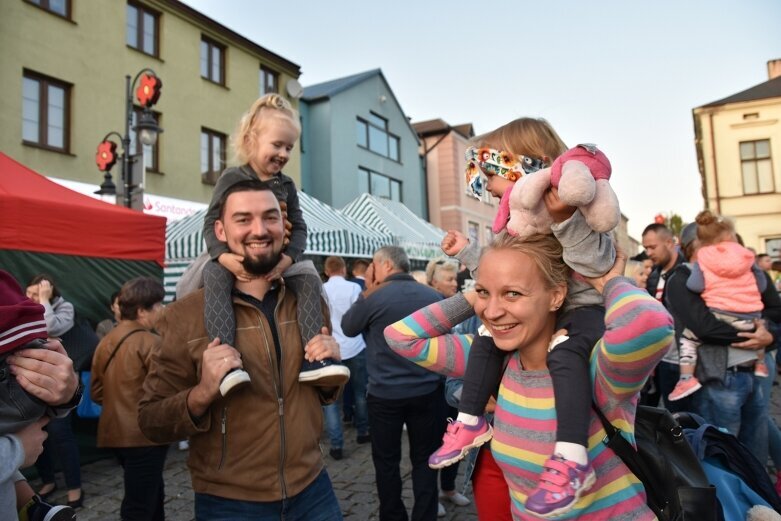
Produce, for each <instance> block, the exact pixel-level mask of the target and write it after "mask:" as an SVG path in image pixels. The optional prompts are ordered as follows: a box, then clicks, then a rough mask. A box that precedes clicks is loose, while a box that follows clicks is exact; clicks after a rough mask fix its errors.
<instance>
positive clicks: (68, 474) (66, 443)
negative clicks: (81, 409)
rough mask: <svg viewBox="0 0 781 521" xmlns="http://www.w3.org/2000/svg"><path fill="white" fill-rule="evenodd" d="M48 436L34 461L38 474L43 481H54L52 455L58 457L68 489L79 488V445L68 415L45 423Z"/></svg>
mask: <svg viewBox="0 0 781 521" xmlns="http://www.w3.org/2000/svg"><path fill="white" fill-rule="evenodd" d="M46 431H47V432H48V433H49V436H48V437H47V438H46V441H44V442H43V452H42V453H41V455H40V456H38V461H36V462H35V468H36V469H37V470H38V475H40V476H41V481H42V482H43V483H55V480H54V457H55V456H56V457H58V458H59V460H60V464H61V465H62V472H63V474H64V475H65V486H66V487H67V488H68V490H75V489H79V488H81V462H80V461H79V445H78V443H76V436H74V434H73V428H72V426H71V417H70V415H68V416H66V417H65V418H52V419H51V421H50V422H49V423H48V424H47V425H46Z"/></svg>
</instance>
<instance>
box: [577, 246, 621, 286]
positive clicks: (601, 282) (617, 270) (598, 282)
mask: <svg viewBox="0 0 781 521" xmlns="http://www.w3.org/2000/svg"><path fill="white" fill-rule="evenodd" d="M625 267H626V253H624V251H623V250H621V248H619V247H618V246H616V261H615V262H614V263H613V267H612V268H610V271H608V272H607V273H605V274H604V275H602V276H601V277H594V278H588V277H583V280H585V281H586V282H588V283H589V284H591V285H592V286H594V289H596V290H597V291H598V292H599V294H600V295H601V294H602V292H603V291H605V285H606V284H607V283H608V281H610V280H612V279H614V278H616V277H623V276H624V268H625Z"/></svg>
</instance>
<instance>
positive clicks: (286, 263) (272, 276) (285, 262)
mask: <svg viewBox="0 0 781 521" xmlns="http://www.w3.org/2000/svg"><path fill="white" fill-rule="evenodd" d="M292 265H293V259H292V258H291V257H290V256H289V255H287V254H285V253H283V254H281V255H280V256H279V262H278V263H277V265H276V266H274V268H273V269H272V270H271V271H269V272H268V273H267V274H266V280H267V281H269V282H272V281H275V280H279V279H280V278H281V277H282V274H283V273H284V272H285V270H286V269H288V268H289V267H290V266H292Z"/></svg>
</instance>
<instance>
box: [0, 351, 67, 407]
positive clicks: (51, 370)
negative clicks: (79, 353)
mask: <svg viewBox="0 0 781 521" xmlns="http://www.w3.org/2000/svg"><path fill="white" fill-rule="evenodd" d="M44 348H45V349H41V348H37V349H22V350H20V351H17V352H16V353H14V354H13V355H12V356H9V357H8V365H9V368H10V370H11V373H12V374H13V375H15V376H16V381H17V382H19V385H20V386H21V387H22V389H24V390H25V391H27V392H28V393H30V394H32V395H33V396H35V397H36V398H38V399H39V400H41V401H42V402H44V403H46V404H48V405H51V406H57V405H62V404H65V403H68V402H69V401H70V400H71V398H73V395H74V394H76V389H78V387H79V379H78V377H77V376H76V373H75V372H74V371H73V361H71V359H70V358H69V357H68V355H67V353H66V352H65V348H63V347H62V344H61V343H60V341H59V340H53V339H49V340H48V341H47V342H46V344H44Z"/></svg>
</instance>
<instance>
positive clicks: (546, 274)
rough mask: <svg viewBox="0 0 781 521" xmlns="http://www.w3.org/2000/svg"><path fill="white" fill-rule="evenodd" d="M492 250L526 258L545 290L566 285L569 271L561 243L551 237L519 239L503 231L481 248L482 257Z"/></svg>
mask: <svg viewBox="0 0 781 521" xmlns="http://www.w3.org/2000/svg"><path fill="white" fill-rule="evenodd" d="M493 250H511V251H515V252H518V253H523V254H525V255H526V256H528V257H529V258H530V259H531V260H532V261H533V262H534V264H536V265H537V267H538V268H539V270H540V273H541V274H542V278H543V280H544V282H545V288H546V289H549V290H550V289H553V288H556V287H559V286H566V285H567V280H568V279H569V276H570V273H571V270H570V267H569V266H567V265H566V264H565V263H564V259H563V257H562V255H563V248H562V247H561V243H559V241H558V240H556V238H555V237H554V236H553V235H543V234H539V233H538V234H535V235H532V236H531V237H528V238H526V239H519V238H517V237H513V236H512V235H510V234H509V233H507V231H503V232H502V233H500V234H499V235H497V236H496V237H495V238H494V240H493V241H492V242H491V244H489V245H488V246H486V247H485V248H483V252H482V255H485V253H486V252H489V251H493Z"/></svg>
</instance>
